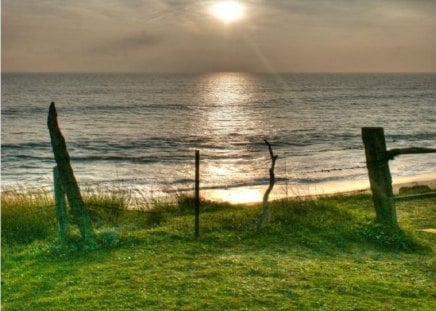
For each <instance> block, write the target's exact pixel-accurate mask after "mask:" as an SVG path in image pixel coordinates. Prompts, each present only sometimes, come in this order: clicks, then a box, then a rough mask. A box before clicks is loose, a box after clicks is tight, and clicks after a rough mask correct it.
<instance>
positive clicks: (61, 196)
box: [53, 166, 68, 242]
mask: <svg viewBox="0 0 436 311" xmlns="http://www.w3.org/2000/svg"><path fill="white" fill-rule="evenodd" d="M53 181H54V185H53V186H54V187H53V188H54V196H55V206H56V218H57V221H58V227H59V238H60V240H61V241H62V242H65V241H66V239H67V232H68V214H67V209H66V204H65V203H66V202H65V192H64V191H63V189H62V184H61V179H60V177H59V169H58V167H57V166H55V167H53Z"/></svg>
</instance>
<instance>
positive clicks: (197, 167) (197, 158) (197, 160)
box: [194, 150, 200, 239]
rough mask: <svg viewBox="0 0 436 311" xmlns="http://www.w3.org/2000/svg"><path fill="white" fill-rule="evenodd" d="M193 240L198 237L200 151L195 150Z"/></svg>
mask: <svg viewBox="0 0 436 311" xmlns="http://www.w3.org/2000/svg"><path fill="white" fill-rule="evenodd" d="M194 191H195V201H194V204H195V238H196V239H198V237H199V236H200V151H199V150H195V190H194Z"/></svg>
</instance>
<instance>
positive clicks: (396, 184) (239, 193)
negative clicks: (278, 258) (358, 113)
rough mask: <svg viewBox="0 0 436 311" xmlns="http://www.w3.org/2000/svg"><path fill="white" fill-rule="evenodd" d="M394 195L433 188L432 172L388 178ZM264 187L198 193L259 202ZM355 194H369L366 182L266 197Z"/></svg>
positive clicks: (289, 189)
mask: <svg viewBox="0 0 436 311" xmlns="http://www.w3.org/2000/svg"><path fill="white" fill-rule="evenodd" d="M392 184H393V189H394V194H398V191H399V189H400V188H401V187H410V186H416V185H427V186H429V187H430V188H432V189H436V173H429V174H423V175H418V176H405V177H399V176H394V177H393V178H392ZM265 189H266V186H252V187H235V188H227V189H212V190H202V195H203V197H205V198H207V199H210V200H216V201H226V202H231V203H255V202H261V201H262V196H263V193H264V192H265ZM357 192H370V190H369V181H368V180H354V181H332V182H324V183H318V184H306V185H288V186H285V185H282V184H279V185H276V186H275V187H274V190H273V192H272V194H271V196H270V198H271V199H273V200H274V199H282V198H286V197H298V196H300V197H301V196H322V195H331V194H341V193H343V194H345V193H357Z"/></svg>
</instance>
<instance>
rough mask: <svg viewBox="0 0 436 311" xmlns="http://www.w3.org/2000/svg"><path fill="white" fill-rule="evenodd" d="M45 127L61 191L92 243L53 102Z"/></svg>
mask: <svg viewBox="0 0 436 311" xmlns="http://www.w3.org/2000/svg"><path fill="white" fill-rule="evenodd" d="M47 126H48V130H49V132H50V140H51V145H52V148H53V153H54V157H55V161H56V164H57V167H58V170H59V177H60V180H61V183H62V189H63V191H65V193H66V195H67V199H68V203H69V205H70V208H71V212H72V213H73V215H74V217H75V219H76V222H77V225H78V227H79V230H80V234H81V235H82V237H83V239H84V240H85V241H90V242H94V230H93V229H92V225H91V218H90V217H89V214H88V212H87V210H86V207H85V203H84V202H83V198H82V195H81V193H80V189H79V185H78V183H77V180H76V178H75V177H74V172H73V168H72V167H71V163H70V156H69V154H68V151H67V145H66V143H65V138H64V136H63V135H62V133H61V130H60V129H59V124H58V120H57V112H56V107H55V104H54V102H52V103H51V104H50V108H49V112H48V118H47Z"/></svg>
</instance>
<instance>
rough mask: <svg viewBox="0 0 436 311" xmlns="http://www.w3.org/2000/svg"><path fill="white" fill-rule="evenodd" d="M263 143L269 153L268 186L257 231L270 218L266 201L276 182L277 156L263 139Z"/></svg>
mask: <svg viewBox="0 0 436 311" xmlns="http://www.w3.org/2000/svg"><path fill="white" fill-rule="evenodd" d="M264 141H265V144H266V145H267V146H268V151H269V155H270V159H271V167H270V169H269V185H268V188H267V189H266V191H265V193H264V195H263V201H262V212H261V213H260V215H259V217H258V220H257V227H258V229H259V228H260V227H262V226H263V225H264V224H265V222H266V221H267V220H268V219H269V217H270V209H269V202H268V199H269V195H270V194H271V191H272V190H273V188H274V184H275V182H276V179H275V174H274V168H275V166H276V161H277V158H278V155H274V152H273V150H272V147H271V144H270V143H269V142H268V141H267V140H266V139H264Z"/></svg>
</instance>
